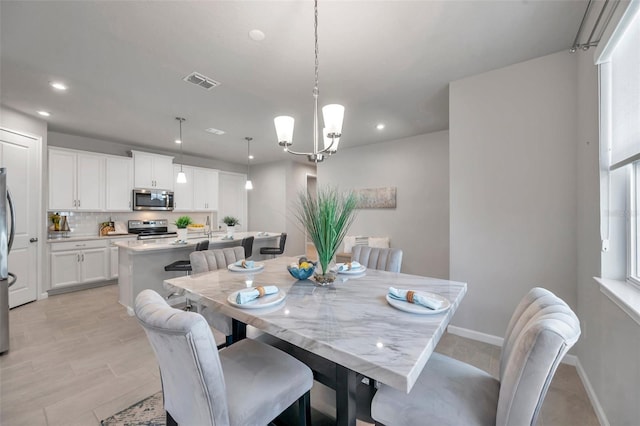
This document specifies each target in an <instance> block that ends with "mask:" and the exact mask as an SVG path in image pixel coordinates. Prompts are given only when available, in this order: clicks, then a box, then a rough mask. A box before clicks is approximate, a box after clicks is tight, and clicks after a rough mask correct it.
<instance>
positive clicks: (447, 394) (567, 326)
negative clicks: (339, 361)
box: [371, 288, 580, 426]
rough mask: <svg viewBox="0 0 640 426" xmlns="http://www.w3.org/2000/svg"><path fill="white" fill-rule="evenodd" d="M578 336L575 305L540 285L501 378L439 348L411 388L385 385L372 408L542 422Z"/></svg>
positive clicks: (415, 420) (471, 421)
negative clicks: (552, 387) (549, 392)
mask: <svg viewBox="0 0 640 426" xmlns="http://www.w3.org/2000/svg"><path fill="white" fill-rule="evenodd" d="M579 336H580V323H579V321H578V318H577V317H576V315H575V314H574V313H573V311H572V310H571V308H569V306H567V304H566V303H565V302H563V301H562V300H561V299H559V298H558V297H556V296H555V295H554V294H553V293H551V292H550V291H548V290H545V289H543V288H534V289H532V290H531V291H529V293H528V294H527V295H526V296H525V297H524V299H522V301H521V302H520V304H519V305H518V306H517V308H516V311H515V312H514V314H513V316H512V317H511V321H510V322H509V326H508V327H507V333H506V335H505V339H504V345H503V347H502V354H501V357H500V379H499V380H498V379H496V378H494V377H493V376H491V375H490V374H488V373H486V372H484V371H482V370H480V369H478V368H475V367H472V366H470V365H468V364H465V363H464V362H460V361H457V360H455V359H452V358H449V357H447V356H444V355H441V354H437V353H434V354H433V355H432V356H431V358H430V359H429V361H428V362H427V365H426V366H425V367H424V370H423V371H422V373H421V374H420V376H419V377H418V380H417V382H416V383H415V385H414V386H413V389H411V392H410V393H409V394H405V393H404V392H401V391H398V390H395V389H392V388H390V387H388V386H384V385H381V387H380V389H378V392H377V393H376V395H375V397H374V398H373V401H372V403H371V416H372V417H373V418H374V419H375V420H376V424H385V425H387V426H393V425H414V424H421V425H426V424H434V425H456V426H457V425H465V426H471V425H497V426H506V425H535V423H536V419H537V416H538V414H539V413H540V408H541V407H542V402H543V400H544V397H545V395H546V393H547V389H548V388H549V384H550V383H551V379H552V378H553V375H554V374H555V371H556V368H557V367H558V364H559V363H560V361H562V358H563V357H564V355H565V354H566V353H567V352H568V351H569V349H570V348H571V347H572V346H573V345H574V344H575V343H576V341H577V340H578V337H579Z"/></svg>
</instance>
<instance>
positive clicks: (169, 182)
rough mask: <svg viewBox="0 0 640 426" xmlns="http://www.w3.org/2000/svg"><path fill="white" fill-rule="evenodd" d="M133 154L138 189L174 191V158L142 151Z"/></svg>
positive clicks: (135, 184) (135, 181) (135, 183)
mask: <svg viewBox="0 0 640 426" xmlns="http://www.w3.org/2000/svg"><path fill="white" fill-rule="evenodd" d="M131 153H132V154H133V172H134V186H135V187H136V188H142V189H165V190H169V191H173V186H174V185H173V157H169V156H166V155H159V154H151V153H148V152H140V151H131Z"/></svg>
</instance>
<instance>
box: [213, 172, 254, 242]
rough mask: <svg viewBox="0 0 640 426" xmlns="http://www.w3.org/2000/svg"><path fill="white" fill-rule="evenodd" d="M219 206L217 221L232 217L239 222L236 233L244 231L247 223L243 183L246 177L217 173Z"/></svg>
mask: <svg viewBox="0 0 640 426" xmlns="http://www.w3.org/2000/svg"><path fill="white" fill-rule="evenodd" d="M218 180H219V190H220V196H219V206H218V220H220V221H222V219H223V218H224V217H225V216H234V217H236V218H238V219H239V220H240V225H239V226H236V230H237V231H246V230H247V229H248V225H249V224H248V223H247V190H246V189H245V187H244V186H245V183H246V180H247V176H246V175H244V174H240V173H227V172H219V173H218Z"/></svg>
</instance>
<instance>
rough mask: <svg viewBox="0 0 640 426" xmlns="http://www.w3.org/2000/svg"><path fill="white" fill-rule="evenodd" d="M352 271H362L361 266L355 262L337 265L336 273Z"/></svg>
mask: <svg viewBox="0 0 640 426" xmlns="http://www.w3.org/2000/svg"><path fill="white" fill-rule="evenodd" d="M352 269H362V265H361V264H360V263H358V262H356V261H353V262H347V263H338V272H342V271H350V270H352Z"/></svg>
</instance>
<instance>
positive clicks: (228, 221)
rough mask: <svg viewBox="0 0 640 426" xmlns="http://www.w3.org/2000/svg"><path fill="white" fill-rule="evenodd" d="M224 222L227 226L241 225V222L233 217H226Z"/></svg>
mask: <svg viewBox="0 0 640 426" xmlns="http://www.w3.org/2000/svg"><path fill="white" fill-rule="evenodd" d="M222 221H223V222H224V224H225V225H227V226H236V225H240V221H239V220H238V219H237V218H235V217H233V216H225V217H224V218H223V219H222Z"/></svg>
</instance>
